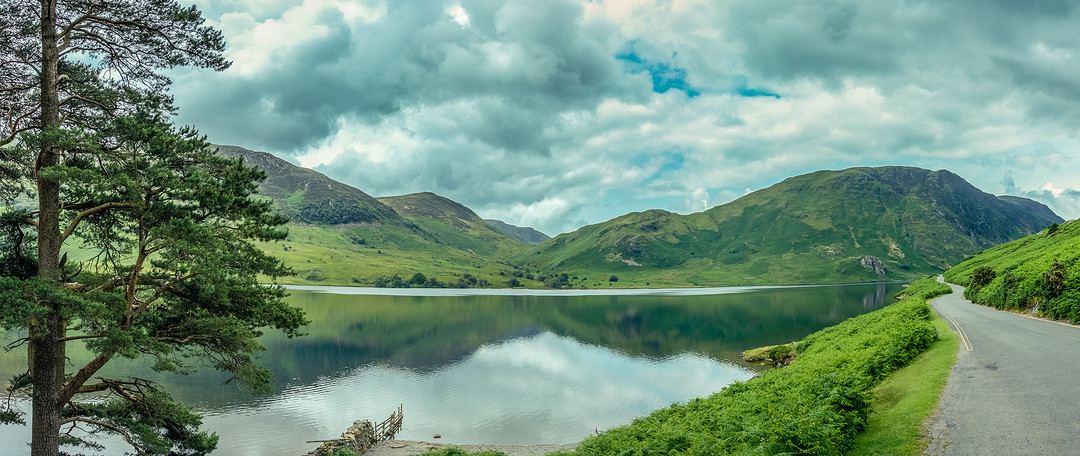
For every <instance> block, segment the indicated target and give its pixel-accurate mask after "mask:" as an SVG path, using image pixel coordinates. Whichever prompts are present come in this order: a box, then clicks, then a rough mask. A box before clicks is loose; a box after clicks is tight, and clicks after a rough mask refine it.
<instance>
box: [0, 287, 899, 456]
mask: <svg viewBox="0 0 1080 456" xmlns="http://www.w3.org/2000/svg"><path fill="white" fill-rule="evenodd" d="M899 289H900V285H898V284H872V285H844V286H815V287H778V288H712V289H687V290H604V291H600V292H591V291H562V292H535V291H533V292H530V291H522V290H513V291H509V290H385V289H377V290H376V289H359V288H336V287H298V288H296V289H293V290H292V291H291V293H292V296H291V297H290V298H289V299H290V300H291V302H292V303H293V304H294V305H297V306H300V307H302V308H304V309H305V311H306V312H307V314H308V317H309V318H310V319H311V320H312V324H311V325H310V326H309V327H308V332H309V335H308V336H305V337H301V338H297V339H287V338H285V337H282V336H281V335H280V334H267V335H266V336H265V337H264V338H263V343H264V344H265V345H266V346H267V348H268V351H267V352H266V353H265V354H264V356H263V361H264V364H265V365H266V366H267V367H269V368H270V369H271V371H272V372H274V374H275V375H276V376H277V379H278V382H277V387H276V390H275V393H273V394H271V395H268V396H261V397H255V396H252V395H251V394H249V393H247V392H245V391H241V390H239V389H237V387H236V386H233V385H232V384H228V385H225V384H223V383H224V381H225V380H226V378H227V377H226V376H223V375H220V374H217V373H214V372H203V373H200V374H198V375H192V376H175V375H174V376H161V375H157V374H154V373H153V372H152V371H150V370H149V369H147V368H146V367H145V366H143V365H135V366H132V365H130V364H129V365H119V364H113V365H110V368H111V369H113V372H116V370H119V369H125V370H127V371H128V372H134V374H132V375H136V376H139V377H143V378H151V379H154V380H155V381H158V382H160V383H161V384H163V385H165V387H166V389H167V390H169V391H171V392H172V393H173V395H174V396H175V397H176V398H177V399H179V400H180V401H182V402H185V403H188V404H192V405H193V406H194V408H195V409H196V410H198V411H199V412H200V413H202V414H203V415H204V417H205V419H204V429H209V430H212V431H214V432H217V433H218V434H219V435H220V436H221V441H220V444H219V446H218V450H217V451H216V452H215V454H216V455H223V456H234V455H252V456H254V455H265V454H285V455H299V454H302V453H304V452H306V451H308V450H310V449H312V448H314V446H315V445H314V444H307V443H305V441H307V440H321V439H330V438H335V437H337V436H338V435H340V434H341V432H343V431H344V430H345V429H346V428H347V427H348V426H349V425H350V424H351V423H352V421H354V420H358V419H370V420H372V421H380V420H382V419H385V418H386V417H387V416H389V415H390V413H391V412H393V411H394V410H395V409H397V407H398V405H399V404H402V405H403V407H404V411H405V421H404V428H403V429H402V432H401V433H399V434H398V438H399V439H409V440H430V439H431V438H432V435H433V434H436V433H438V434H441V435H442V439H441V440H440V441H441V442H444V443H458V444H470V443H492V444H536V443H570V442H576V441H578V440H580V439H582V438H584V437H586V436H588V435H589V434H592V433H593V432H595V430H597V429H599V430H603V429H606V428H609V427H614V426H618V425H621V424H625V423H628V422H630V421H631V420H633V419H634V418H635V417H638V416H641V415H645V414H648V413H649V412H650V411H652V410H655V409H658V408H662V407H665V406H668V405H670V404H672V403H675V402H684V401H686V400H688V399H691V398H695V397H701V396H707V395H709V394H711V393H713V392H715V391H718V390H720V389H721V388H723V387H724V386H726V385H728V384H730V383H731V382H733V381H738V380H745V379H748V378H750V377H752V376H753V375H754V373H755V372H756V371H759V370H760V369H761V367H760V366H752V365H748V364H746V363H744V362H742V361H741V360H739V353H740V352H742V351H743V350H746V349H748V348H753V347H758V346H762V345H772V344H776V343H783V342H790V341H792V340H798V339H801V338H802V337H804V336H806V335H807V334H809V333H812V332H814V331H817V330H819V329H821V328H824V327H826V326H829V325H832V324H835V323H838V322H840V321H842V320H844V319H847V318H849V317H851V316H855V315H859V314H863V313H866V312H869V311H872V310H875V309H878V308H880V307H882V306H884V305H886V304H888V303H891V302H892V301H893V299H892V295H893V293H895V292H897V291H898V290H899ZM376 293H394V294H392V295H386V294H376ZM5 336H6V337H3V338H4V339H11V337H12V335H10V334H8V335H5ZM69 352H70V350H69ZM22 356H23V354H22V353H15V352H11V353H4V354H0V374H2V375H3V378H4V379H7V378H11V376H12V375H14V374H15V373H16V372H18V371H21V370H24V369H25V368H24V367H23V366H24V363H25V360H24V359H23V358H22ZM73 356H75V357H78V356H79V354H78V353H74V354H73ZM24 408H29V404H28V403H26V404H25V407H24ZM28 438H29V429H28V428H26V427H20V426H0V442H5V443H7V442H23V441H26V440H27V439H28ZM109 445H110V446H111V447H112V448H111V449H112V451H111V452H110V453H107V454H122V452H123V451H124V450H125V448H124V446H123V445H122V444H120V443H112V442H111V441H110V443H109ZM25 448H26V447H24V446H22V444H20V443H15V444H13V445H11V444H9V445H7V446H6V447H5V449H4V452H5V454H8V453H7V452H8V451H14V453H11V454H16V455H18V454H28V453H29V450H28V449H25Z"/></svg>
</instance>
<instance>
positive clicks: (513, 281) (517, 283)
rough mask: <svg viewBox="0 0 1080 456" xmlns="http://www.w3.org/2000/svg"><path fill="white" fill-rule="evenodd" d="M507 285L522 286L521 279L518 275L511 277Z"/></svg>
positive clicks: (512, 286) (511, 286)
mask: <svg viewBox="0 0 1080 456" xmlns="http://www.w3.org/2000/svg"><path fill="white" fill-rule="evenodd" d="M506 286H508V287H510V288H517V287H520V286H521V281H519V280H518V279H517V277H511V278H510V280H507V281H506Z"/></svg>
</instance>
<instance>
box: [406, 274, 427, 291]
mask: <svg viewBox="0 0 1080 456" xmlns="http://www.w3.org/2000/svg"><path fill="white" fill-rule="evenodd" d="M427 281H428V279H427V277H426V276H424V275H423V274H421V273H419V272H417V273H416V274H413V276H412V278H411V279H409V283H411V284H413V285H416V286H418V287H422V286H424V284H426V283H427Z"/></svg>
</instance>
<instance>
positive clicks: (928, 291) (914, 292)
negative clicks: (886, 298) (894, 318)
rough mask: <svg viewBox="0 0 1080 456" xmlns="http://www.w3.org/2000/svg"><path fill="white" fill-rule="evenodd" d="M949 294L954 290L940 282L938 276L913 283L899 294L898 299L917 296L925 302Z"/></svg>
mask: <svg viewBox="0 0 1080 456" xmlns="http://www.w3.org/2000/svg"><path fill="white" fill-rule="evenodd" d="M949 293H952V288H951V287H949V285H947V284H944V283H941V282H938V281H937V276H930V277H924V278H921V279H919V280H916V281H914V282H911V283H910V284H908V286H907V288H904V290H903V291H901V292H900V293H897V297H898V298H904V297H907V296H917V297H919V298H922V299H925V300H931V299H934V298H936V297H938V296H941V295H947V294H949Z"/></svg>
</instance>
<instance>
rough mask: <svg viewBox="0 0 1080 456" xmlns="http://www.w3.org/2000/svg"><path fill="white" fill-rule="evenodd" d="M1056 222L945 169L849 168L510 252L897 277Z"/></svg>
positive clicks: (544, 260) (683, 266)
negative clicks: (686, 211) (725, 201)
mask: <svg viewBox="0 0 1080 456" xmlns="http://www.w3.org/2000/svg"><path fill="white" fill-rule="evenodd" d="M1059 221H1061V219H1060V217H1058V216H1057V215H1055V214H1054V213H1053V212H1052V211H1050V210H1049V209H1048V208H1047V207H1046V206H1043V205H1042V204H1039V203H1036V202H1034V201H1030V200H1026V199H1023V198H1014V197H1004V198H999V197H996V196H993V195H990V194H987V193H984V192H982V191H980V190H978V189H976V188H975V187H973V186H971V185H970V184H969V183H967V182H966V181H964V180H963V179H962V178H960V177H959V176H956V175H955V174H953V173H951V172H948V171H929V170H924V169H918V168H907V167H884V168H852V169H847V170H842V171H819V172H815V173H810V174H806V175H802V176H797V177H792V178H789V179H787V180H784V181H783V182H780V183H778V184H776V185H774V186H772V187H769V188H767V189H763V190H760V191H757V192H753V193H751V194H749V195H746V196H744V197H742V198H740V199H738V200H735V201H733V202H731V203H728V204H725V205H722V206H718V207H715V208H712V209H710V210H708V211H705V212H700V213H695V214H690V215H686V216H684V215H679V214H674V213H670V212H666V211H661V210H651V211H646V212H640V213H631V214H627V215H624V216H621V217H617V218H615V219H612V220H609V221H607V222H604V223H600V224H597V225H591V226H586V227H583V228H581V229H579V230H577V231H574V232H573V233H568V234H563V235H560V236H557V237H555V238H554V239H552V240H550V241H547V242H544V243H542V244H540V245H539V246H537V248H536V249H531V250H532V251H531V252H528V253H523V254H519V255H518V256H517V257H516V258H515V259H516V260H517V261H520V262H522V263H525V264H527V265H529V266H531V267H533V268H537V269H540V270H553V271H554V270H558V271H568V272H571V273H585V271H594V272H599V273H601V274H600V275H601V276H602V275H606V274H609V273H610V274H616V275H618V276H619V277H620V278H621V279H623V282H625V281H626V279H630V280H631V281H632V282H633V283H634V284H641V285H646V284H648V285H652V286H655V285H657V284H679V283H689V284H693V285H721V284H722V285H737V284H767V283H790V284H794V283H828V282H858V281H870V280H902V279H908V278H913V277H917V276H922V275H926V274H928V273H931V272H938V271H942V270H944V269H947V268H948V267H949V266H950V265H951V264H954V263H956V262H959V261H960V260H961V259H963V258H964V257H965V256H966V255H969V254H971V253H974V252H978V251H980V250H983V249H985V248H987V247H991V246H993V245H997V244H1000V243H1002V242H1007V241H1009V240H1012V239H1016V238H1018V237H1021V236H1024V235H1027V234H1030V233H1033V232H1036V231H1038V230H1040V229H1042V228H1045V227H1046V226H1047V225H1049V224H1050V223H1053V222H1059ZM593 275H594V276H596V275H597V274H595V273H594V274H593ZM642 282H644V283H642Z"/></svg>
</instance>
